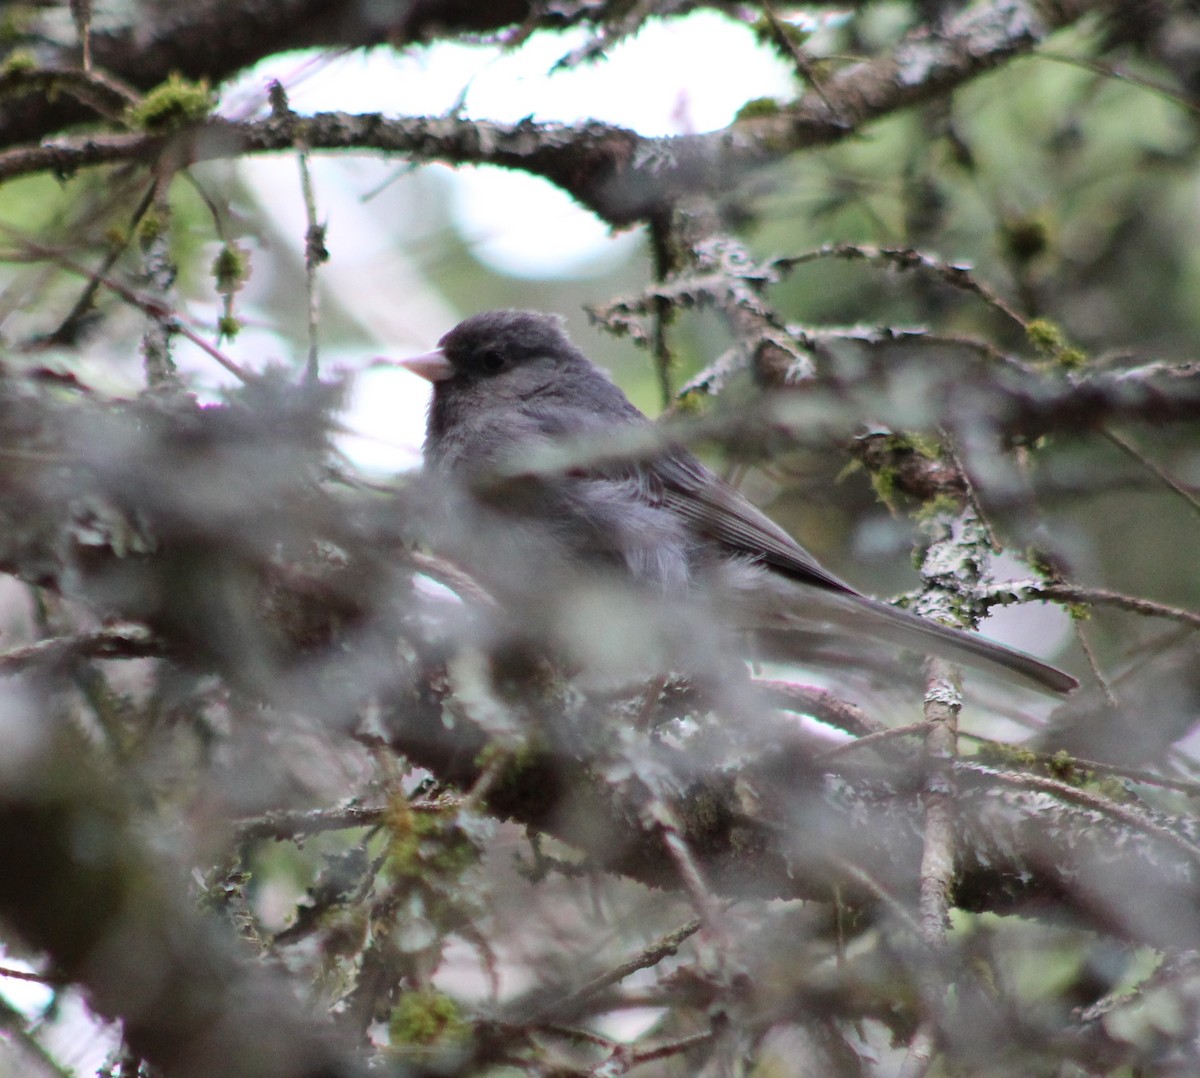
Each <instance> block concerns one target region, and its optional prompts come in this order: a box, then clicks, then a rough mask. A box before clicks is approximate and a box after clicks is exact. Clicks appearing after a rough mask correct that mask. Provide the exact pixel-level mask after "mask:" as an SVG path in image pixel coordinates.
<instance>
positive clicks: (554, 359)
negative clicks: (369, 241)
mask: <svg viewBox="0 0 1200 1078" xmlns="http://www.w3.org/2000/svg"><path fill="white" fill-rule="evenodd" d="M398 362H399V365H400V366H401V367H403V368H406V369H407V370H409V371H411V372H412V373H414V374H417V375H419V376H421V377H422V378H424V379H426V380H427V381H429V382H431V383H432V385H433V392H432V396H431V398H430V403H429V409H428V414H427V422H426V436H425V443H424V457H425V464H426V469H427V471H428V472H429V473H431V474H432V475H434V476H436V477H438V480H439V482H441V483H443V484H446V485H453V486H455V487H456V489H459V490H467V491H471V492H472V493H471V494H470V498H471V499H472V502H473V503H474V506H475V508H476V509H478V506H479V503H481V502H482V503H484V510H483V515H482V517H480V518H477V519H486V521H487V526H486V529H485V530H487V531H488V532H489V533H490V532H493V531H496V532H499V533H501V534H503V535H504V536H505V538H504V539H502V540H498V541H497V542H496V543H494V544H491V545H489V546H488V553H487V554H485V555H483V556H482V557H480V558H478V559H477V560H478V563H479V564H477V565H475V566H472V568H474V569H477V570H479V571H481V572H482V573H483V575H484V576H485V577H486V576H488V575H489V570H490V576H491V579H492V582H494V584H495V586H496V587H497V588H498V589H499V590H501V591H503V588H504V580H505V579H506V574H509V573H510V571H511V566H512V564H515V562H516V561H522V563H523V564H524V565H525V566H527V567H528V566H533V567H534V568H533V569H532V570H531V571H532V572H533V573H535V574H537V575H539V576H542V577H543V578H544V579H545V580H547V581H548V580H550V579H551V578H552V577H553V576H554V574H555V573H556V572H558V571H560V570H561V571H562V572H567V571H569V570H571V569H582V570H590V571H593V572H597V573H601V572H604V573H610V574H612V575H613V577H614V579H615V578H620V579H621V580H623V581H626V582H632V583H633V584H635V585H636V586H638V587H639V588H641V589H643V590H644V591H646V592H647V593H649V594H652V595H658V596H661V597H663V598H667V599H672V600H675V599H679V598H681V597H686V596H688V595H690V594H695V593H697V592H700V591H703V590H704V589H714V590H715V591H717V592H720V593H728V594H732V595H735V596H736V597H737V600H736V601H734V602H733V603H732V604H731V605H732V606H733V607H734V608H736V609H738V610H739V611H740V612H744V611H746V610H751V611H753V613H752V614H750V615H748V616H747V617H746V620H747V621H748V622H749V623H750V624H748V625H743V626H739V628H752V629H753V628H761V629H763V630H765V632H766V634H769V635H772V636H774V635H775V634H776V632H777V631H779V630H782V631H783V633H784V635H787V630H789V629H793V630H796V631H797V632H798V634H799V635H800V636H803V634H804V632H805V630H806V629H812V628H814V627H817V628H820V629H822V630H823V631H827V630H828V628H829V627H833V628H835V629H836V630H840V631H843V632H848V633H850V634H851V635H854V634H860V635H862V636H865V637H868V638H871V639H874V640H878V641H882V642H884V643H886V644H890V645H893V646H898V647H901V648H905V649H911V650H913V651H916V652H918V653H921V654H924V655H932V656H938V657H941V658H944V659H947V660H950V661H952V662H956V663H962V664H964V665H968V666H972V667H975V668H980V669H986V670H990V671H992V672H993V673H999V674H1001V675H1002V676H1005V675H1007V676H1010V677H1011V678H1015V679H1016V680H1018V681H1020V682H1022V683H1024V684H1026V685H1028V686H1031V687H1033V688H1036V689H1039V690H1042V691H1046V692H1048V693H1051V694H1062V695H1065V694H1067V693H1069V692H1071V691H1072V690H1073V689H1075V688H1076V687H1077V686H1078V681H1077V680H1076V679H1075V678H1074V677H1073V676H1072V675H1070V674H1068V673H1066V672H1064V671H1062V670H1059V669H1058V668H1056V667H1054V666H1051V665H1050V664H1048V663H1045V662H1043V661H1042V660H1040V659H1037V658H1035V657H1033V656H1031V655H1028V654H1026V653H1024V652H1022V651H1018V650H1016V649H1014V648H1010V647H1006V646H1004V645H1001V644H997V643H995V642H993V641H990V640H987V639H985V638H983V637H980V636H978V635H976V634H974V633H969V632H966V631H963V630H960V629H956V628H951V627H948V626H945V625H942V624H940V623H938V622H935V621H932V620H930V619H928V618H923V617H920V616H918V615H916V614H914V613H911V612H909V611H907V610H903V609H901V608H899V607H895V606H892V605H890V604H888V603H885V602H882V601H881V600H878V599H874V598H871V597H870V596H867V595H865V594H863V593H862V592H860V591H858V590H857V589H855V588H854V587H853V586H852V585H850V584H848V583H847V582H845V581H844V580H842V579H840V578H839V577H837V576H835V575H834V574H833V573H831V572H830V571H829V570H828V569H826V568H825V567H824V566H822V565H821V564H820V563H819V562H818V561H817V560H816V558H814V557H813V555H812V554H810V553H809V552H808V551H807V550H805V549H804V547H802V546H801V545H800V544H799V543H798V542H797V541H796V540H795V539H794V538H793V537H792V536H791V535H790V534H788V532H786V531H785V530H784V529H783V528H782V527H780V526H779V525H778V524H776V523H775V522H774V521H773V520H771V518H770V517H768V516H767V515H766V514H765V513H763V512H762V511H761V510H759V509H758V508H756V507H755V506H754V505H753V504H752V503H751V502H750V501H749V500H747V499H746V498H745V497H744V496H743V495H742V494H741V493H739V492H738V491H737V490H735V489H734V488H733V487H732V486H730V485H729V484H728V483H726V482H725V481H723V480H722V479H721V478H720V477H719V476H717V475H716V473H714V472H713V471H712V470H710V469H709V468H708V467H707V466H706V465H704V464H703V463H702V462H701V461H700V460H699V459H698V458H697V457H696V456H695V455H693V454H692V453H691V452H689V451H687V450H686V449H683V448H678V447H669V448H664V447H663V446H661V445H658V446H657V447H656V448H655V449H654V451H652V452H650V453H648V454H646V455H645V456H644V458H635V459H630V457H632V456H633V455H632V454H618V455H617V458H618V459H616V460H608V461H604V460H591V459H589V460H588V461H587V462H584V463H579V462H575V463H573V464H570V465H568V466H567V467H565V468H563V469H562V470H560V471H558V472H554V471H553V470H546V469H541V470H538V471H537V473H536V474H533V475H529V476H526V477H524V478H525V480H526V481H525V482H508V483H505V482H499V481H495V477H496V476H498V475H500V476H509V477H510V478H511V477H512V476H513V475H514V472H513V469H512V462H513V461H514V460H515V459H516V458H517V456H519V454H520V453H521V452H526V453H527V452H528V451H529V450H537V449H539V448H541V447H546V446H553V445H555V444H557V443H560V442H564V441H566V442H572V441H574V442H578V441H580V440H586V441H589V443H595V442H597V441H598V440H599V441H603V440H604V439H608V438H611V439H615V440H618V441H619V440H620V439H622V438H625V439H629V438H631V437H632V438H636V437H637V436H638V435H639V434H643V433H645V432H646V431H647V430H652V421H651V420H650V419H649V418H648V417H647V416H645V415H644V414H643V413H642V412H641V411H640V410H639V409H638V408H637V407H635V406H634V404H633V403H632V402H631V401H630V400H629V398H628V397H627V396H626V395H625V394H624V392H623V391H622V390H621V389H620V388H619V387H618V386H617V385H616V384H615V382H613V380H612V379H611V378H610V377H609V375H608V374H607V373H606V372H605V371H603V370H602V369H601V368H600V367H598V366H596V365H595V364H594V363H592V361H591V360H589V359H588V358H587V356H586V355H584V353H583V352H582V351H581V350H580V349H579V348H578V347H576V346H575V344H573V343H572V341H571V340H570V338H569V337H568V336H567V334H566V331H565V328H564V323H563V320H562V319H561V318H559V317H558V316H555V315H548V314H545V313H542V312H538V311H522V310H493V311H485V312H483V313H480V314H476V315H473V316H471V317H469V318H467V319H465V320H464V321H462V322H460V323H459V324H458V325H456V326H455V327H454V328H453V329H451V330H450V331H449V332H447V333H446V334H445V335H444V336H442V338H441V339H440V341H439V342H438V345H437V347H436V348H435V349H433V350H432V351H430V352H426V353H424V354H422V355H418V356H412V357H409V358H408V359H404V360H400V361H398ZM489 477H490V478H491V479H492V480H493V481H492V482H491V483H490V484H489V483H488V482H486V480H487V479H488V478H489ZM460 524H461V525H462V526H461V527H460V529H459V530H460V531H463V532H469V531H471V529H472V527H473V526H474V525H471V524H467V523H466V522H465V517H463V518H460ZM462 538H463V539H464V542H463V543H462V544H461V545H463V546H464V547H468V546H469V545H470V542H469V540H470V536H464V537H462ZM528 572H530V570H528V569H527V575H528ZM747 596H750V597H752V598H753V601H751V602H747V601H745V599H746V597H747ZM727 605H729V604H727Z"/></svg>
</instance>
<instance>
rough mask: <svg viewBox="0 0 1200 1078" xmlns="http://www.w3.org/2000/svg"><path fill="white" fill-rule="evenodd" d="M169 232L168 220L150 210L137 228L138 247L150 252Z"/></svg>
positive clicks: (155, 211)
mask: <svg viewBox="0 0 1200 1078" xmlns="http://www.w3.org/2000/svg"><path fill="white" fill-rule="evenodd" d="M166 230H167V218H166V217H165V216H164V215H163V214H161V213H159V212H158V211H157V210H155V209H149V210H147V211H146V213H145V214H144V215H143V217H142V219H141V220H140V221H139V222H138V226H137V241H138V246H139V247H141V249H142V250H143V251H148V250H150V248H151V247H153V246H154V244H155V243H156V242H157V241H158V240H159V239H160V238H161V237H162V235H163V233H164V232H166Z"/></svg>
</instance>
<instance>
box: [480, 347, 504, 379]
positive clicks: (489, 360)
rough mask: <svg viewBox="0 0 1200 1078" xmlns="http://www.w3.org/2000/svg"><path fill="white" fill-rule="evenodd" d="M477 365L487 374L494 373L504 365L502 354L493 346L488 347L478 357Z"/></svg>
mask: <svg viewBox="0 0 1200 1078" xmlns="http://www.w3.org/2000/svg"><path fill="white" fill-rule="evenodd" d="M479 365H480V366H481V367H482V368H483V369H484V370H485V371H487V372H488V373H489V374H495V373H496V371H498V370H500V368H501V367H503V366H504V356H502V355H501V354H500V353H499V352H497V351H496V349H494V348H489V349H488V350H487V351H486V352H484V353H483V354H482V355H480V357H479Z"/></svg>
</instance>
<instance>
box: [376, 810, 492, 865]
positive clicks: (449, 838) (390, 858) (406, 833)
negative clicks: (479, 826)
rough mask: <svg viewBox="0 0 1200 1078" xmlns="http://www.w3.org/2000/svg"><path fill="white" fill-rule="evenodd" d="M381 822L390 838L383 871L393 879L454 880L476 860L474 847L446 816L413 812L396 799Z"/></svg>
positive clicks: (477, 851)
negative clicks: (449, 877) (442, 878)
mask: <svg viewBox="0 0 1200 1078" xmlns="http://www.w3.org/2000/svg"><path fill="white" fill-rule="evenodd" d="M384 822H385V823H386V825H387V827H388V831H389V833H390V834H391V842H390V843H389V844H388V851H387V861H386V868H387V871H388V874H389V875H391V876H393V877H395V878H397V879H399V878H401V877H407V878H409V879H417V880H421V879H426V878H428V877H432V876H458V875H460V874H461V873H463V872H464V871H466V870H467V869H468V868H470V867H471V866H472V865H474V864H475V863H476V862H477V861H478V860H479V850H478V849H477V848H476V846H475V844H474V843H473V842H472V841H471V840H470V839H469V838H468V837H467V836H466V835H465V834H463V832H462V831H461V830H460V829H459V827H458V825H457V824H456V823H455V822H454V819H453V818H452V817H451V816H450V815H448V814H446V813H440V812H413V811H412V810H411V809H410V808H409V807H408V805H407V803H406V802H404V801H403V798H397V799H396V802H395V803H394V804H393V805H392V806H391V808H390V809H389V811H388V812H387V814H386V815H385V817H384Z"/></svg>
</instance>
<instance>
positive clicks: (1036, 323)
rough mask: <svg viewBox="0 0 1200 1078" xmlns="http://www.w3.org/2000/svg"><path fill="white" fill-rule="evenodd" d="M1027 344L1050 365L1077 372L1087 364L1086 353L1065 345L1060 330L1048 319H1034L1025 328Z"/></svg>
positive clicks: (1063, 336) (1064, 337)
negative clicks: (1027, 338)
mask: <svg viewBox="0 0 1200 1078" xmlns="http://www.w3.org/2000/svg"><path fill="white" fill-rule="evenodd" d="M1025 333H1026V335H1027V336H1028V337H1029V342H1030V344H1032V345H1033V346H1034V348H1036V349H1037V350H1038V351H1039V352H1040V353H1041V354H1042V355H1043V356H1045V358H1046V359H1048V360H1050V362H1051V363H1052V364H1054V365H1055V366H1058V367H1062V368H1063V369H1064V370H1071V371H1073V370H1078V369H1079V368H1080V367H1083V366H1086V364H1087V353H1086V352H1084V351H1083V349H1082V348H1076V347H1074V346H1072V345H1069V344H1068V343H1067V338H1066V336H1065V334H1064V333H1063V331H1062V328H1061V327H1060V326H1059V325H1058V324H1057V323H1055V322H1051V321H1050V320H1049V319H1048V318H1035V319H1034V320H1033V321H1032V322H1030V323H1029V325H1027V326H1026V327H1025Z"/></svg>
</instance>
